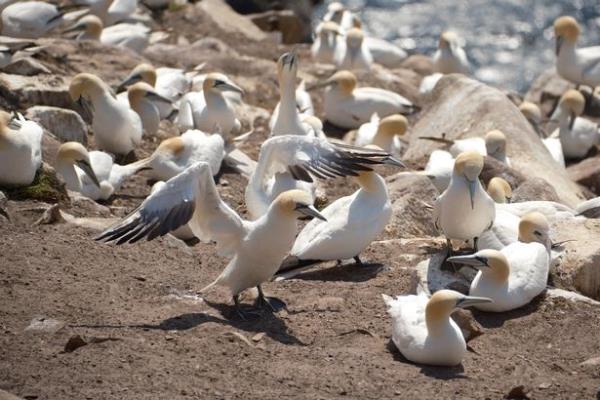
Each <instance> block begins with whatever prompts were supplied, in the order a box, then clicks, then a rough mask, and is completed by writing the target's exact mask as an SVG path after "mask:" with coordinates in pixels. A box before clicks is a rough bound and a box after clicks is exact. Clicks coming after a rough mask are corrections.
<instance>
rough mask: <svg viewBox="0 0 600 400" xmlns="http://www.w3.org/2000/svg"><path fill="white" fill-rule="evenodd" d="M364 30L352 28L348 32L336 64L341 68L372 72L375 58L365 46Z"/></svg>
mask: <svg viewBox="0 0 600 400" xmlns="http://www.w3.org/2000/svg"><path fill="white" fill-rule="evenodd" d="M364 39H365V35H364V33H363V32H362V30H360V29H358V28H352V29H350V30H348V32H346V42H345V44H346V45H345V46H344V47H343V50H342V51H340V53H339V57H340V58H339V59H338V60H337V61H336V64H337V66H338V67H339V68H341V69H345V70H350V71H370V70H371V64H373V56H372V55H371V52H370V51H369V48H368V47H367V46H366V44H365V41H364Z"/></svg>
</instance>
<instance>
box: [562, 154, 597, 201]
mask: <svg viewBox="0 0 600 400" xmlns="http://www.w3.org/2000/svg"><path fill="white" fill-rule="evenodd" d="M567 173H568V174H569V177H570V178H571V179H572V180H573V181H575V182H577V183H579V184H580V185H583V186H585V187H587V188H588V189H590V190H591V191H592V192H594V193H596V194H599V193H600V156H595V157H591V158H586V159H585V160H583V161H580V162H578V163H577V164H573V165H570V166H569V167H567Z"/></svg>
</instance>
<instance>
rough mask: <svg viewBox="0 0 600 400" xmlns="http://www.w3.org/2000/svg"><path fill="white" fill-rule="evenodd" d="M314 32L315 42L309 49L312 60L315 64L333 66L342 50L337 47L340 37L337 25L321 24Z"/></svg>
mask: <svg viewBox="0 0 600 400" xmlns="http://www.w3.org/2000/svg"><path fill="white" fill-rule="evenodd" d="M316 32H317V35H316V38H315V42H314V43H313V44H312V46H311V48H310V52H311V55H312V58H313V59H314V60H315V61H317V62H321V63H327V64H333V63H334V62H335V60H337V59H338V58H339V57H340V56H339V55H338V53H339V52H340V51H341V50H342V49H341V48H340V47H339V46H338V42H339V40H340V39H338V38H340V37H341V36H342V33H341V31H340V27H339V25H338V24H337V23H335V22H333V21H327V22H322V23H320V24H319V26H318V27H317V29H316Z"/></svg>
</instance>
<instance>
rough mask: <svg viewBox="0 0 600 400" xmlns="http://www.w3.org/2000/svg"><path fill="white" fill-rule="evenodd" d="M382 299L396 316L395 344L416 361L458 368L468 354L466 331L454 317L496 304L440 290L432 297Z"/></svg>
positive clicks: (387, 297)
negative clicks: (461, 310)
mask: <svg viewBox="0 0 600 400" xmlns="http://www.w3.org/2000/svg"><path fill="white" fill-rule="evenodd" d="M382 297H383V301H384V302H385V304H386V305H387V307H388V310H387V311H388V314H390V317H392V341H393V342H394V344H395V345H396V347H397V348H398V350H400V353H402V355H403V356H404V357H406V358H407V359H408V360H409V361H412V362H416V363H420V364H427V365H441V366H454V365H458V364H460V363H461V361H462V359H463V357H464V356H465V354H466V353H467V345H466V342H465V338H464V337H463V334H462V331H461V330H460V328H459V327H458V325H457V324H456V322H454V321H453V320H452V318H450V314H452V312H453V311H454V310H455V309H457V308H464V307H469V306H474V305H481V304H483V303H490V302H491V301H492V300H490V299H488V298H484V297H473V296H465V295H463V294H461V293H458V292H455V291H453V290H440V291H437V292H435V293H434V294H433V295H432V296H431V298H428V297H427V296H426V295H425V294H419V295H405V296H398V297H396V298H395V299H394V298H392V297H390V296H387V295H385V294H384V295H382Z"/></svg>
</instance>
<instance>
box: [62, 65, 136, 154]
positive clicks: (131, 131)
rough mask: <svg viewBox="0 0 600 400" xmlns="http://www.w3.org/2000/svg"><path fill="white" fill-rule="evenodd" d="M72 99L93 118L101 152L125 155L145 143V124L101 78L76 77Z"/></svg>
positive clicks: (88, 75)
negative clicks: (143, 136)
mask: <svg viewBox="0 0 600 400" xmlns="http://www.w3.org/2000/svg"><path fill="white" fill-rule="evenodd" d="M69 94H70V96H71V99H72V100H73V101H75V102H77V103H78V104H79V105H80V107H82V108H83V110H84V111H85V112H86V113H87V114H89V115H91V117H92V129H93V131H94V140H95V142H96V145H97V146H98V148H100V149H101V150H104V151H107V152H109V153H113V154H119V155H126V154H128V153H130V152H131V151H133V150H134V149H135V148H136V147H137V146H138V145H139V144H140V142H141V140H142V131H143V128H142V121H141V120H140V117H139V116H138V115H137V113H136V112H135V111H133V110H132V109H130V108H129V107H127V106H124V105H123V104H121V103H119V102H118V101H117V99H116V97H115V96H114V94H113V92H112V90H111V89H110V88H109V87H108V85H106V84H105V83H104V82H103V81H102V80H101V79H100V78H98V77H97V76H95V75H92V74H88V73H81V74H78V75H76V76H75V77H74V78H73V80H72V81H71V84H70V85H69Z"/></svg>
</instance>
